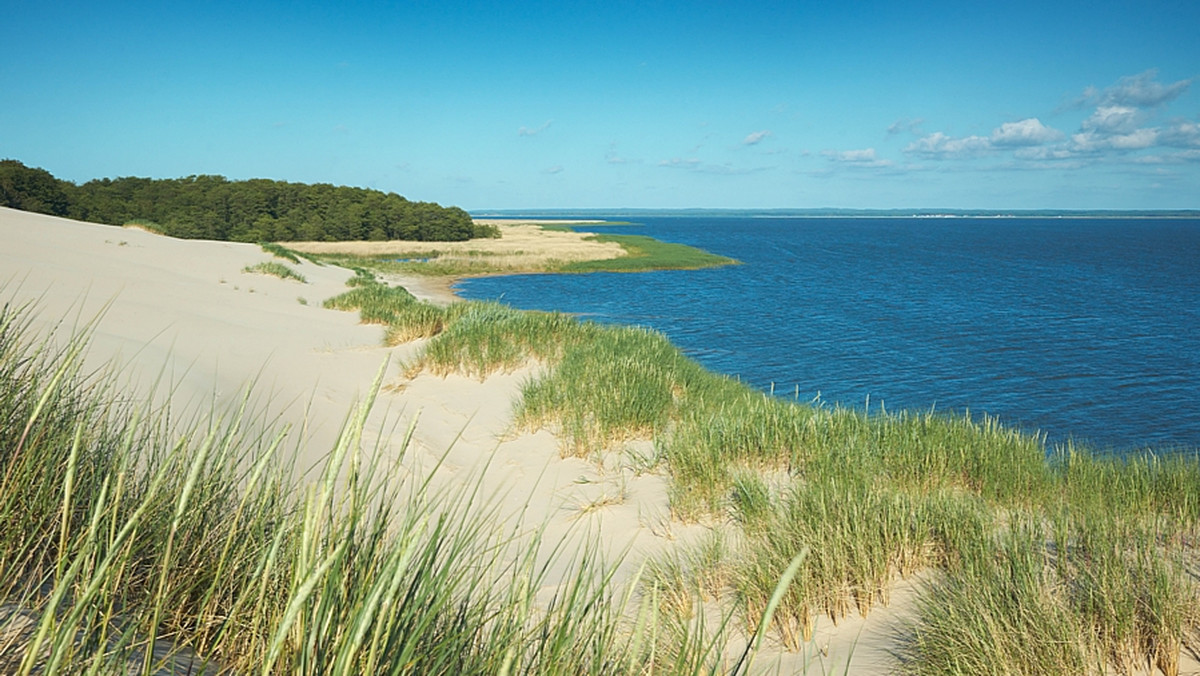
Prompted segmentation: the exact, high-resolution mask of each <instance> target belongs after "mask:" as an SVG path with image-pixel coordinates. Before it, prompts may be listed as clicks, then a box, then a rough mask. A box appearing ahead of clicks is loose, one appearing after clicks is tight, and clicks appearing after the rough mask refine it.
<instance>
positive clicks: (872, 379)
mask: <svg viewBox="0 0 1200 676" xmlns="http://www.w3.org/2000/svg"><path fill="white" fill-rule="evenodd" d="M637 223H638V224H637V225H634V226H616V227H604V228H592V229H593V230H595V231H597V232H600V231H603V232H614V233H630V234H644V235H649V236H652V237H655V238H658V239H661V240H665V241H671V242H682V243H685V244H690V245H693V246H697V247H700V248H703V249H706V250H709V251H712V252H714V253H719V254H723V255H726V256H730V257H733V258H736V259H738V260H740V261H742V263H743V264H742V265H737V266H729V267H722V268H714V269H707V270H696V271H664V272H649V273H636V274H615V273H593V274H587V275H520V276H508V277H491V278H480V279H469V280H465V281H463V282H462V283H461V284H460V285H459V287H458V288H459V291H460V293H461V295H463V296H465V297H467V298H475V299H501V300H503V302H506V303H508V304H510V305H513V306H516V307H520V308H525V309H541V310H560V311H565V312H571V313H578V314H580V315H582V316H583V317H586V318H590V319H594V320H597V321H602V322H613V323H620V324H637V325H643V326H647V327H651V328H654V329H657V330H659V331H662V332H664V333H665V334H666V335H667V336H668V337H670V339H671V340H672V341H673V342H674V343H675V344H676V345H678V346H679V347H680V348H682V349H683V350H684V351H685V352H686V353H687V354H689V355H691V356H692V357H694V358H695V359H697V360H698V361H700V362H701V363H702V364H704V365H705V366H707V367H708V368H710V369H712V370H714V371H718V372H721V373H726V374H729V375H733V376H737V377H739V378H741V379H742V380H743V381H745V382H747V383H749V384H751V385H753V386H755V387H759V388H762V389H764V390H770V389H772V388H773V389H774V391H775V393H776V394H777V395H786V396H798V398H799V399H800V400H802V401H810V400H813V399H814V398H816V397H819V399H820V400H821V401H823V402H826V403H827V404H833V403H838V404H841V405H844V406H850V407H855V408H859V409H862V408H863V407H864V406H866V405H867V402H868V399H869V401H870V406H871V408H872V410H877V409H878V407H879V406H880V405H883V406H886V408H887V409H888V410H898V409H919V410H928V409H930V408H935V409H937V410H940V411H964V410H969V411H970V412H971V413H972V414H980V413H987V414H990V415H993V416H996V417H998V418H1000V419H1001V420H1002V421H1003V422H1005V423H1006V424H1009V425H1014V426H1018V427H1021V428H1023V429H1026V430H1030V431H1040V432H1042V433H1044V434H1045V435H1046V437H1047V440H1048V442H1049V443H1050V444H1058V443H1062V442H1065V441H1066V440H1068V439H1074V440H1076V441H1081V442H1084V443H1087V444H1089V445H1091V446H1092V447H1094V448H1096V449H1097V450H1101V451H1109V450H1111V451H1129V450H1131V449H1137V448H1146V447H1150V448H1155V449H1161V450H1168V449H1196V448H1200V221H1198V220H1168V219H1140V220H1139V219H1067V218H1047V219H1036V218H994V219H976V218H947V219H935V218H854V219H844V218H837V219H817V218H775V217H759V218H755V217H740V216H739V217H729V216H723V217H698V216H690V217H665V216H660V217H645V218H640V217H639V218H638V219H637ZM581 229H584V230H586V229H589V228H588V227H587V226H582V227H581Z"/></svg>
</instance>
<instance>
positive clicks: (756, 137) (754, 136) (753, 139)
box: [742, 129, 771, 146]
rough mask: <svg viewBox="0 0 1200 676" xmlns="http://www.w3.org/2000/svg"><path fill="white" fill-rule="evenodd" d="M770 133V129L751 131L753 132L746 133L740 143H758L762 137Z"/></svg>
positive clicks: (748, 144)
mask: <svg viewBox="0 0 1200 676" xmlns="http://www.w3.org/2000/svg"><path fill="white" fill-rule="evenodd" d="M770 135H771V130H770V129H764V130H762V131H756V132H753V133H751V134H749V135H747V136H746V138H744V139H742V145H744V146H752V145H756V144H758V143H761V142H762V140H763V139H765V138H767V137H768V136H770Z"/></svg>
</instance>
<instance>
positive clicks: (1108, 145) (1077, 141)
mask: <svg viewBox="0 0 1200 676" xmlns="http://www.w3.org/2000/svg"><path fill="white" fill-rule="evenodd" d="M1157 143H1158V130H1157V129H1136V130H1134V131H1131V132H1129V133H1128V134H1102V133H1097V132H1095V131H1091V130H1087V131H1083V132H1080V133H1078V134H1073V135H1072V136H1071V148H1072V149H1073V150H1076V151H1079V152H1085V153H1088V152H1098V151H1101V150H1142V149H1144V148H1150V147H1152V146H1154V145H1156V144H1157Z"/></svg>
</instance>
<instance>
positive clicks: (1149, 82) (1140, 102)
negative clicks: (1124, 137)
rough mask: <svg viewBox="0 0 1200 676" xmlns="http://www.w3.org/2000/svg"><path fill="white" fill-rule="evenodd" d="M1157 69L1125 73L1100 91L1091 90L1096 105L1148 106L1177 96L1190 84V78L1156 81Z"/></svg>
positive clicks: (1156, 104)
mask: <svg viewBox="0 0 1200 676" xmlns="http://www.w3.org/2000/svg"><path fill="white" fill-rule="evenodd" d="M1157 78H1158V71H1157V70H1155V69H1151V70H1147V71H1145V72H1143V73H1138V74H1137V75H1127V76H1125V77H1123V78H1121V79H1120V80H1117V83H1116V84H1114V85H1112V86H1111V87H1108V88H1106V89H1104V90H1102V91H1098V92H1097V91H1095V90H1092V92H1093V94H1094V98H1095V100H1096V103H1097V105H1101V106H1105V105H1118V106H1135V107H1139V108H1149V107H1153V106H1159V105H1162V104H1164V103H1167V102H1169V101H1172V100H1174V99H1176V98H1178V97H1179V96H1180V95H1181V94H1183V93H1184V92H1185V91H1187V88H1188V87H1189V86H1190V85H1191V84H1192V81H1191V79H1187V80H1180V81H1178V82H1173V83H1171V84H1163V83H1161V82H1157V81H1156V79H1157Z"/></svg>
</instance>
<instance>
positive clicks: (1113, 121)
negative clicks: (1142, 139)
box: [1080, 106, 1145, 134]
mask: <svg viewBox="0 0 1200 676" xmlns="http://www.w3.org/2000/svg"><path fill="white" fill-rule="evenodd" d="M1144 118H1145V115H1144V114H1143V113H1142V112H1141V111H1139V110H1138V109H1137V108H1132V107H1130V106H1100V107H1098V108H1096V111H1095V112H1094V113H1092V114H1091V116H1090V117H1088V118H1087V119H1086V120H1084V121H1083V123H1082V124H1081V125H1080V127H1082V128H1083V129H1085V130H1090V131H1095V132H1097V133H1100V134H1128V133H1129V132H1131V131H1133V130H1135V129H1137V127H1138V125H1139V124H1141V122H1142V120H1143V119H1144Z"/></svg>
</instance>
